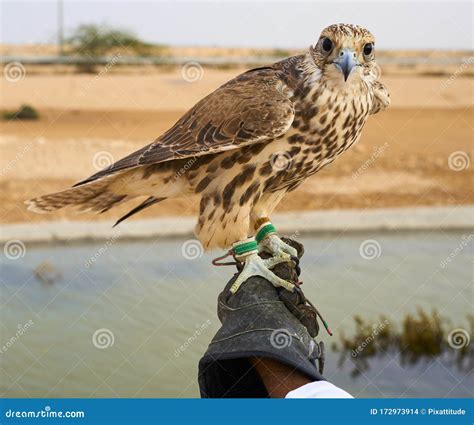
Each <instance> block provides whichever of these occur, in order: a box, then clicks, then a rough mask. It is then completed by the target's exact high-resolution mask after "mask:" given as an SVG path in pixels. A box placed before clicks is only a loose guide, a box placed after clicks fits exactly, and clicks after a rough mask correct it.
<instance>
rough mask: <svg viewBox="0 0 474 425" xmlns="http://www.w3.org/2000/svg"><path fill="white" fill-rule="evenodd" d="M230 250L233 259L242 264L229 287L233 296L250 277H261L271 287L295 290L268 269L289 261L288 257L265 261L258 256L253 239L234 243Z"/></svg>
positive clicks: (290, 284)
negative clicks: (271, 285)
mask: <svg viewBox="0 0 474 425" xmlns="http://www.w3.org/2000/svg"><path fill="white" fill-rule="evenodd" d="M232 250H233V252H234V255H235V257H236V258H237V259H238V260H240V261H243V262H244V268H243V269H242V271H241V272H240V274H239V275H238V276H237V279H236V280H235V281H234V283H233V284H232V286H231V287H230V291H231V292H232V293H233V294H235V293H236V292H237V291H238V289H239V288H240V286H241V285H242V284H243V283H244V282H245V281H246V280H248V279H249V278H250V277H252V276H261V277H263V278H264V279H266V280H268V281H269V282H270V283H272V284H273V286H275V287H278V286H281V287H282V288H285V289H287V290H288V291H290V292H293V290H294V288H295V285H294V284H293V283H291V282H288V281H286V280H284V279H281V278H280V277H278V276H277V275H276V274H275V273H273V272H272V271H271V270H270V268H272V267H274V266H276V265H277V264H279V263H283V262H289V261H291V259H290V258H289V256H288V257H287V258H286V257H285V258H284V257H281V258H277V257H272V258H269V259H267V260H264V259H262V258H261V257H260V256H259V255H258V246H257V242H255V240H254V238H249V239H247V240H245V241H240V242H237V243H235V244H234V245H233V246H232Z"/></svg>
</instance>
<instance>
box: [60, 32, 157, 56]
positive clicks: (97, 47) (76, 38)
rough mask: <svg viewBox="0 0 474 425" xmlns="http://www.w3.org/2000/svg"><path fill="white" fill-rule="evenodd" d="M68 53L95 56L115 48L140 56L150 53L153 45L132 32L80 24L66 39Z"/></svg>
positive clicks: (115, 49)
mask: <svg viewBox="0 0 474 425" xmlns="http://www.w3.org/2000/svg"><path fill="white" fill-rule="evenodd" d="M68 42H69V43H70V46H71V50H70V53H73V54H77V55H81V56H86V57H90V58H97V57H100V56H104V55H107V54H110V53H114V52H115V51H117V50H130V51H131V52H133V53H136V54H138V55H140V56H146V55H148V54H149V53H150V51H151V49H152V47H153V45H152V44H149V43H145V42H144V41H142V40H140V39H139V38H138V37H136V36H135V34H133V33H132V32H129V31H126V30H120V29H114V28H109V27H107V26H104V25H94V24H88V25H80V26H79V27H77V29H76V30H75V31H74V33H73V34H72V36H71V37H70V38H69V39H68Z"/></svg>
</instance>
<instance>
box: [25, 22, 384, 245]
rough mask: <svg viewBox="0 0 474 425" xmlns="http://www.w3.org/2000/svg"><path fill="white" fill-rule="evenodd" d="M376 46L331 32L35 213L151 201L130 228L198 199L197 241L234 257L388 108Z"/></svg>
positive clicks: (226, 89)
mask: <svg viewBox="0 0 474 425" xmlns="http://www.w3.org/2000/svg"><path fill="white" fill-rule="evenodd" d="M374 43H375V40H374V37H373V36H372V34H371V33H370V32H369V31H367V30H366V29H364V28H361V27H359V26H355V25H347V24H337V25H331V26H330V27H328V28H326V29H324V30H323V31H322V33H321V36H320V37H319V39H318V41H317V42H316V43H315V45H314V46H311V47H310V48H309V50H308V51H307V52H306V53H305V54H302V55H298V56H293V57H290V58H287V59H285V60H282V61H280V62H277V63H275V64H273V65H269V66H264V67H261V68H256V69H253V70H250V71H247V72H245V73H243V74H241V75H239V76H237V77H236V78H234V79H233V80H231V81H229V82H227V83H226V84H224V85H223V86H221V87H219V88H218V89H217V90H215V91H214V92H213V93H211V94H210V95H208V96H207V97H205V98H204V99H202V100H201V101H200V102H198V103H197V104H196V105H195V106H194V107H192V108H191V109H190V110H189V111H188V112H187V113H186V114H185V115H184V116H183V117H181V118H180V119H179V120H178V122H176V124H174V125H173V126H172V127H171V128H170V129H169V130H168V131H166V132H165V133H164V134H163V135H161V136H159V137H158V138H157V139H156V140H155V141H154V142H153V143H151V144H150V145H148V146H145V147H144V148H142V149H140V150H139V151H137V152H135V153H133V154H131V155H129V156H127V157H125V158H123V159H122V160H120V161H118V162H116V163H115V164H113V165H112V166H110V167H108V168H106V169H104V170H102V171H100V172H98V173H96V174H94V175H93V176H91V177H89V178H87V179H85V180H84V181H82V182H79V183H78V184H77V185H75V187H73V188H71V189H68V190H66V191H63V192H59V193H56V194H51V195H45V196H41V197H38V198H35V199H32V200H31V201H29V204H30V209H32V210H34V211H38V212H48V211H53V210H55V209H58V208H63V207H66V206H76V207H78V208H79V209H80V210H94V211H99V212H101V211H107V210H109V209H110V208H111V207H113V206H116V205H118V204H120V203H123V202H125V201H129V200H131V199H134V198H138V197H141V196H146V197H147V198H146V199H145V201H143V202H142V203H141V204H139V205H138V206H137V207H135V208H134V209H133V210H132V211H130V213H128V214H127V215H126V216H125V217H122V219H124V218H127V217H130V216H131V215H133V214H135V213H137V212H139V211H140V210H142V209H144V208H147V207H149V206H151V205H153V204H155V203H157V202H160V201H164V200H166V199H168V198H174V197H179V196H191V195H195V194H198V195H199V196H200V198H201V201H200V211H199V219H198V223H197V226H196V234H197V236H198V237H199V239H200V240H201V242H202V243H203V245H204V246H205V247H206V248H214V247H229V246H230V245H231V244H232V243H233V242H235V241H240V240H243V239H245V238H246V237H247V236H248V235H249V234H253V232H254V225H255V223H257V222H258V220H259V219H260V218H262V217H268V216H269V215H270V214H271V212H272V211H273V210H274V208H275V207H276V205H277V204H278V203H279V202H280V200H281V199H282V197H283V196H284V194H285V193H286V192H288V191H291V190H293V189H295V188H297V187H298V186H299V185H300V184H301V183H302V182H303V181H304V180H305V179H307V178H308V177H309V176H311V175H313V174H315V173H316V172H318V171H319V170H320V169H321V168H322V167H324V166H325V165H327V164H329V163H331V162H332V161H334V159H336V158H337V157H338V156H339V155H340V154H342V153H343V152H344V151H345V150H347V149H348V148H350V147H351V146H352V145H353V144H354V143H356V142H357V141H358V140H359V138H360V135H361V131H362V129H363V127H364V124H365V122H366V120H367V118H368V117H369V115H371V114H375V113H377V112H379V111H382V110H383V109H385V108H386V107H387V106H388V104H389V94H388V91H387V89H386V88H385V86H384V85H383V84H382V83H381V82H380V81H379V80H378V78H379V75H380V73H379V69H378V67H377V65H376V63H375V57H374V55H375V53H374V52H375V47H374ZM122 219H121V220H122ZM121 220H119V222H120V221H121Z"/></svg>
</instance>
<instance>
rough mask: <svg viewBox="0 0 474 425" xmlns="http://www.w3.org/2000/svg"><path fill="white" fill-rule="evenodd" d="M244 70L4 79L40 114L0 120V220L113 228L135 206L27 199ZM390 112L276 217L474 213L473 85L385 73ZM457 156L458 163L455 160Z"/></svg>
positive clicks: (147, 134) (149, 131) (58, 186)
mask: <svg viewBox="0 0 474 425" xmlns="http://www.w3.org/2000/svg"><path fill="white" fill-rule="evenodd" d="M238 72H239V70H236V69H232V70H217V69H207V68H204V69H203V73H202V75H201V76H200V78H199V79H198V80H197V81H194V82H188V81H185V80H184V79H183V77H182V73H181V70H180V69H174V70H166V71H160V72H154V73H151V74H145V75H141V74H140V73H139V72H134V73H123V74H121V73H117V72H115V73H103V74H101V75H90V74H45V73H33V72H32V73H28V69H27V74H26V77H25V78H23V79H22V80H21V81H18V82H5V81H3V82H2V87H1V90H2V96H1V103H0V107H1V108H2V109H4V110H5V109H14V108H17V107H18V106H19V105H20V104H23V103H28V104H31V105H33V106H34V107H35V108H37V109H38V111H39V112H40V115H41V116H40V119H39V120H37V121H5V120H3V121H1V122H0V134H1V135H0V146H1V151H2V155H1V157H0V187H1V195H0V196H1V199H0V201H1V212H0V223H14V222H24V221H40V220H41V221H42V220H57V219H63V218H68V219H75V220H78V219H79V220H109V221H111V222H112V221H113V220H114V219H115V218H117V217H119V216H120V215H121V214H123V213H125V212H126V211H127V210H128V209H130V208H132V207H133V206H134V205H135V204H136V201H132V202H131V203H127V204H125V205H123V206H121V207H119V208H117V209H114V210H112V211H109V212H107V213H105V214H102V215H95V214H90V213H84V214H80V215H75V214H73V213H72V212H70V211H59V212H56V213H53V214H48V215H37V214H34V213H31V212H28V211H26V209H25V206H24V203H23V202H24V200H26V199H28V198H30V197H34V196H37V195H40V194H45V193H48V192H52V191H59V190H62V189H66V188H68V187H69V186H71V184H73V183H74V182H76V181H78V180H80V179H82V178H84V177H86V176H88V175H90V174H92V173H94V172H95V171H96V170H97V168H98V167H100V166H106V165H108V164H109V163H110V161H113V160H118V159H120V158H121V157H123V156H125V155H126V154H128V153H130V152H132V151H134V150H136V149H138V148H140V147H141V146H143V145H145V144H147V143H150V142H151V141H153V139H155V138H156V137H157V136H158V135H159V134H161V133H162V132H163V131H165V130H166V129H167V128H169V127H170V126H171V125H172V124H173V123H174V122H175V121H176V120H177V119H178V118H179V117H180V115H181V114H182V113H184V112H185V111H186V110H187V109H188V108H189V107H191V106H192V105H193V104H194V103H195V102H196V101H198V100H199V99H200V98H201V97H203V96H204V95H206V94H207V93H209V92H211V91H212V90H213V89H215V88H216V87H218V86H219V85H220V84H222V83H223V82H225V81H226V80H228V79H230V78H232V77H233V76H235V75H236V74H237V73H238ZM382 79H383V81H384V82H385V83H386V84H387V86H388V87H389V88H390V91H391V94H392V105H391V107H390V108H389V109H388V110H387V111H385V112H383V113H381V114H378V115H376V116H373V117H371V118H370V119H369V122H368V124H367V126H366V128H365V129H364V132H363V135H362V138H361V140H360V142H359V143H358V144H357V145H356V146H355V147H353V148H352V149H351V150H349V151H348V152H347V153H345V154H344V155H343V156H341V157H340V158H339V159H338V160H336V161H335V162H334V163H333V164H331V165H330V166H328V167H327V168H326V169H324V170H322V171H321V172H320V173H318V174H317V175H315V176H313V177H312V178H310V179H309V180H308V181H307V182H306V183H305V184H304V185H303V186H301V188H299V189H298V190H297V191H295V192H293V193H290V194H288V195H287V196H286V197H285V199H284V201H283V202H282V203H281V205H280V207H279V211H291V210H314V209H333V208H378V207H397V206H427V205H460V204H473V203H474V191H473V185H472V182H473V181H474V171H473V166H472V163H471V160H472V140H473V131H472V122H473V119H472V118H473V107H472V106H471V102H472V81H473V80H472V78H466V77H465V76H457V77H456V78H451V79H450V78H449V76H446V75H444V76H429V77H428V76H419V75H387V76H385V77H383V78H382ZM450 158H451V159H450ZM196 210H197V203H196V200H195V199H194V200H189V199H178V200H170V201H166V202H164V203H162V204H159V205H156V206H154V207H152V208H149V209H147V210H145V211H144V212H142V213H140V215H139V216H137V217H140V218H145V217H157V216H167V215H176V214H181V215H189V214H193V213H195V212H196Z"/></svg>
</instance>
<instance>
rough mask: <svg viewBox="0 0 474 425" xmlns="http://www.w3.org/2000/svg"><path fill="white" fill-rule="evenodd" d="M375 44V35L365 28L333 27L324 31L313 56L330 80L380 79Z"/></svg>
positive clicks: (353, 26)
mask: <svg viewBox="0 0 474 425" xmlns="http://www.w3.org/2000/svg"><path fill="white" fill-rule="evenodd" d="M374 44H375V38H374V36H373V35H372V34H371V33H370V32H369V31H368V30H366V29H365V28H362V27H359V26H357V25H350V24H334V25H331V26H329V27H327V28H325V29H324V30H323V31H322V32H321V36H320V37H319V40H318V42H317V43H316V45H315V46H312V47H311V48H310V54H311V57H312V59H313V61H314V63H315V65H316V66H317V67H318V68H319V70H320V71H321V73H322V75H325V76H326V77H327V78H328V79H331V80H337V81H341V82H342V81H344V82H347V83H350V82H357V81H360V80H361V79H363V78H364V77H365V76H367V75H371V76H375V77H376V76H377V73H378V72H377V65H376V63H375V47H374Z"/></svg>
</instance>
